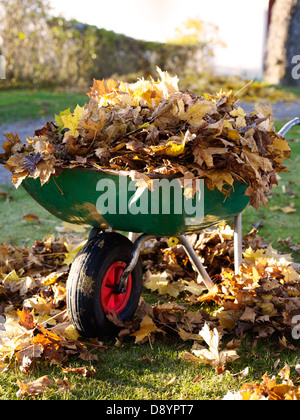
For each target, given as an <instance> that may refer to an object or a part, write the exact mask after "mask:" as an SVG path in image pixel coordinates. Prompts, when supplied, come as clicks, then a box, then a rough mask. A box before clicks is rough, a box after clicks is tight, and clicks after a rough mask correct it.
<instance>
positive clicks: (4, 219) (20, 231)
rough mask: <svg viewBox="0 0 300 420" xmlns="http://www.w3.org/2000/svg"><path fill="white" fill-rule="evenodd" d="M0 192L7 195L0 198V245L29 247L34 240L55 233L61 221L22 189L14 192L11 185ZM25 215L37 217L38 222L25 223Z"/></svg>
mask: <svg viewBox="0 0 300 420" xmlns="http://www.w3.org/2000/svg"><path fill="white" fill-rule="evenodd" d="M0 190H1V191H2V192H5V193H7V194H8V197H6V196H0V243H10V244H13V245H16V246H22V245H23V244H25V243H26V244H27V245H28V246H31V245H32V244H33V243H34V241H35V240H42V239H43V238H44V237H45V236H46V235H48V234H52V233H57V231H56V230H55V226H59V225H60V224H61V221H60V220H58V219H57V218H56V217H54V216H52V215H51V214H50V213H48V212H47V211H46V210H44V209H43V208H42V207H41V206H40V205H39V204H38V203H37V202H36V201H35V200H33V198H31V197H30V196H29V195H28V193H27V192H26V191H25V190H24V189H23V187H20V188H19V189H18V190H16V189H15V187H14V186H12V185H4V186H1V187H0ZM26 213H33V214H35V215H37V216H38V218H39V220H38V221H26V220H25V219H23V215H24V214H26Z"/></svg>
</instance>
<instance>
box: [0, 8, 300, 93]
mask: <svg viewBox="0 0 300 420" xmlns="http://www.w3.org/2000/svg"><path fill="white" fill-rule="evenodd" d="M217 46H218V47H219V46H225V45H224V43H223V42H222V40H221V39H220V37H219V33H218V28H217V26H215V25H214V24H211V23H207V22H203V21H201V20H195V19H188V21H186V22H183V23H182V25H181V26H180V27H179V28H177V29H176V32H175V36H174V38H173V39H170V41H169V42H168V43H158V42H149V41H142V40H137V39H133V38H130V37H127V36H125V35H121V34H117V33H115V32H113V31H107V30H105V29H100V28H97V27H96V26H91V25H87V24H84V23H81V22H78V21H75V20H71V21H67V20H66V19H64V18H62V17H53V16H51V14H50V6H49V3H48V0H0V54H1V55H3V56H4V57H5V60H6V80H0V88H1V89H2V91H3V89H11V88H23V89H24V88H29V89H31V88H35V89H37V88H55V89H65V90H68V91H70V90H71V91H73V92H76V93H82V92H87V91H88V90H87V89H89V87H90V86H91V85H92V82H93V78H96V79H103V78H109V77H113V78H115V79H122V80H124V81H129V82H133V81H136V80H137V78H142V77H145V78H148V77H149V76H152V77H154V78H157V73H156V71H155V68H156V66H159V67H160V68H161V69H163V70H165V71H168V72H170V73H171V74H177V75H178V76H179V78H180V88H181V89H189V90H192V91H194V92H196V93H200V94H201V93H203V92H211V93H215V92H217V91H219V90H220V89H223V90H225V91H226V90H233V92H234V93H235V92H238V91H239V98H241V99H243V100H251V101H257V100H258V99H259V98H264V99H265V100H268V101H277V100H294V99H295V96H294V95H293V93H290V94H286V93H285V94H283V93H282V92H281V91H280V90H279V89H278V88H274V87H272V86H269V85H266V84H264V83H262V82H259V81H255V82H253V83H251V84H250V85H249V86H247V88H244V89H243V87H244V86H245V85H247V82H248V81H245V80H243V79H241V78H240V77H237V76H235V77H232V76H231V77H227V76H216V75H214V74H213V72H212V68H211V58H212V57H213V55H214V50H215V48H216V47H217Z"/></svg>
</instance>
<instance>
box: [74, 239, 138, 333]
mask: <svg viewBox="0 0 300 420" xmlns="http://www.w3.org/2000/svg"><path fill="white" fill-rule="evenodd" d="M132 247H133V244H132V242H131V241H129V239H127V238H126V237H125V236H123V235H120V234H118V233H114V232H109V233H108V232H105V233H101V234H99V235H97V236H95V237H93V239H91V240H89V241H88V242H87V244H86V245H85V246H84V247H83V248H82V250H81V251H80V252H79V253H78V255H77V257H76V258H75V260H74V262H73V264H72V267H71V270H70V274H69V278H68V281H67V307H68V314H69V318H70V321H71V323H72V324H73V326H74V327H75V328H76V330H77V331H78V332H79V334H80V335H81V336H84V337H103V336H111V335H115V334H116V333H117V332H118V329H117V328H116V327H115V325H114V324H112V323H111V322H110V321H109V320H108V319H107V317H106V314H105V312H104V311H103V309H102V306H101V301H100V293H101V285H102V281H103V278H104V276H105V273H106V272H107V270H108V268H109V267H110V266H111V265H112V264H113V263H114V262H116V261H122V262H125V263H126V264H127V263H128V262H129V261H130V255H131V250H132ZM131 277H132V288H131V294H130V297H129V301H128V302H127V304H126V307H125V308H124V309H123V311H122V312H121V313H119V314H118V317H119V318H120V319H121V320H122V321H127V320H128V319H131V318H132V317H133V316H134V313H135V311H136V309H137V306H138V303H139V299H140V296H141V293H142V265H141V262H140V260H138V263H137V265H136V267H135V268H134V270H133V271H132V273H131Z"/></svg>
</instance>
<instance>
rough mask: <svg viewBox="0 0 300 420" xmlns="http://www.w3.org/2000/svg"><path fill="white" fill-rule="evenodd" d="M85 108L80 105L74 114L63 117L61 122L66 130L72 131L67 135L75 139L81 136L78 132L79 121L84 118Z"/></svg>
mask: <svg viewBox="0 0 300 420" xmlns="http://www.w3.org/2000/svg"><path fill="white" fill-rule="evenodd" d="M82 112H83V108H82V107H81V106H79V105H77V106H76V108H75V110H74V112H73V114H69V115H63V116H62V117H61V120H62V122H63V126H64V128H68V129H69V130H70V131H68V132H67V135H68V136H69V135H71V136H73V137H75V138H77V137H78V136H79V131H78V130H77V127H78V124H79V120H80V118H81V116H82Z"/></svg>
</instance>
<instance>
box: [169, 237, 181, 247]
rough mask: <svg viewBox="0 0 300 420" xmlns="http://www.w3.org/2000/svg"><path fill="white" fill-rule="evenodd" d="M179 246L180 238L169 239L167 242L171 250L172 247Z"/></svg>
mask: <svg viewBox="0 0 300 420" xmlns="http://www.w3.org/2000/svg"><path fill="white" fill-rule="evenodd" d="M178 244H179V239H178V238H169V239H168V240H167V245H168V247H169V248H171V247H172V246H175V245H178Z"/></svg>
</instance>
